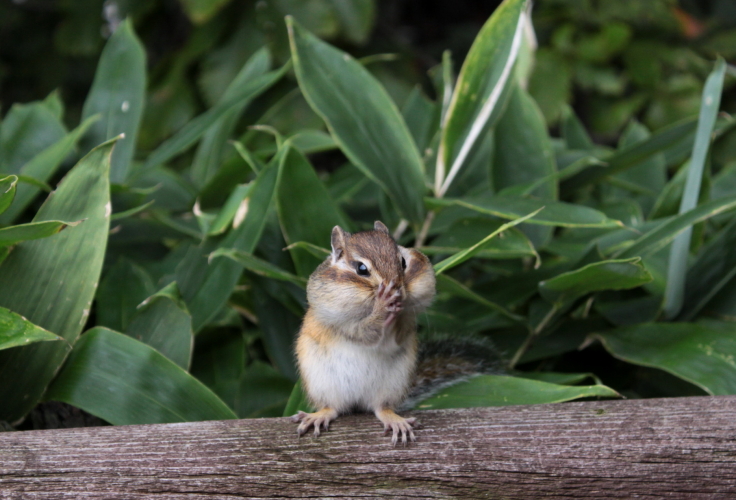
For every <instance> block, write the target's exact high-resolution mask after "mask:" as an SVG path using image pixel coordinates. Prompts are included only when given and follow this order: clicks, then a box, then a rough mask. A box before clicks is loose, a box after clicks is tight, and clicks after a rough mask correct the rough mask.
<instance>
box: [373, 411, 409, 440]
mask: <svg viewBox="0 0 736 500" xmlns="http://www.w3.org/2000/svg"><path fill="white" fill-rule="evenodd" d="M376 416H377V417H378V420H380V421H381V422H383V433H384V435H386V434H388V431H389V430H391V431H392V434H391V445H393V446H396V443H398V442H399V436H401V444H403V445H404V446H406V443H407V441H416V439H417V438H416V436H414V427H415V426H416V425H417V419H416V418H414V417H411V418H404V417H401V416H399V415H397V414H396V413H395V412H394V411H393V410H391V409H388V408H385V409H382V410H378V411H376Z"/></svg>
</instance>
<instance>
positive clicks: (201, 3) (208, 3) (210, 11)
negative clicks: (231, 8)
mask: <svg viewBox="0 0 736 500" xmlns="http://www.w3.org/2000/svg"><path fill="white" fill-rule="evenodd" d="M179 3H181V6H182V7H183V8H184V12H186V14H187V16H188V17H189V19H191V21H192V22H193V23H194V24H202V23H205V22H207V21H208V20H210V19H211V18H212V17H213V16H214V15H215V14H217V13H218V12H219V11H220V10H222V8H223V7H225V6H226V5H227V4H228V3H230V0H179Z"/></svg>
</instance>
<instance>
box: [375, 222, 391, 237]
mask: <svg viewBox="0 0 736 500" xmlns="http://www.w3.org/2000/svg"><path fill="white" fill-rule="evenodd" d="M373 229H375V230H376V231H381V232H383V233H386V234H390V233H389V232H388V228H387V227H386V224H384V223H383V222H381V221H380V220H377V221H376V222H374V223H373Z"/></svg>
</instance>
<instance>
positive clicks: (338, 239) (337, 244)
mask: <svg viewBox="0 0 736 500" xmlns="http://www.w3.org/2000/svg"><path fill="white" fill-rule="evenodd" d="M348 236H350V233H348V232H346V231H343V229H342V228H341V227H340V226H335V227H333V228H332V238H331V243H332V262H333V263H335V262H337V261H338V260H339V259H340V257H342V254H343V253H344V250H345V240H346V239H347V237H348Z"/></svg>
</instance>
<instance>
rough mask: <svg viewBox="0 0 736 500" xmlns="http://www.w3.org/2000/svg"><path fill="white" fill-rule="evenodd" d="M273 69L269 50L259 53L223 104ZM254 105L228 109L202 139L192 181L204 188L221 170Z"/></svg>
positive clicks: (241, 72)
mask: <svg viewBox="0 0 736 500" xmlns="http://www.w3.org/2000/svg"><path fill="white" fill-rule="evenodd" d="M270 68H271V56H270V54H269V52H268V49H267V48H265V47H263V48H262V49H260V50H258V51H257V52H256V53H255V54H253V56H251V58H250V59H248V62H246V63H245V65H244V66H243V68H242V69H241V70H240V72H239V73H238V75H237V76H236V77H235V79H234V80H233V81H232V82H231V83H230V85H228V87H227V89H226V90H225V93H224V94H223V96H222V97H221V98H220V100H219V103H222V102H227V101H229V100H231V99H232V98H233V97H236V96H237V94H238V91H239V89H240V88H241V87H243V86H244V85H247V84H248V82H249V81H251V80H253V79H255V78H258V77H261V76H263V75H264V74H265V73H266V72H267V71H268V70H269V69H270ZM249 103H250V99H245V100H242V101H240V103H239V104H238V105H237V106H233V107H231V108H230V109H228V110H227V111H226V112H225V113H224V114H223V115H222V116H221V117H220V118H218V119H217V121H215V122H214V123H213V124H212V125H210V127H209V129H208V130H207V131H206V132H205V133H204V135H203V136H202V140H201V141H200V143H199V146H198V147H197V151H196V153H195V154H194V160H192V167H191V175H192V181H193V182H194V184H195V185H196V186H198V187H200V188H201V187H202V186H204V185H205V184H206V183H207V181H209V180H210V179H211V178H212V177H213V175H214V174H215V172H216V171H217V169H218V168H219V167H220V163H221V161H222V155H223V152H224V150H225V148H226V147H227V141H228V139H229V138H230V135H231V134H232V132H233V129H234V128H235V125H236V124H237V122H238V119H239V118H240V115H241V114H242V112H243V110H244V109H245V108H246V107H247V106H248V104H249Z"/></svg>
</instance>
